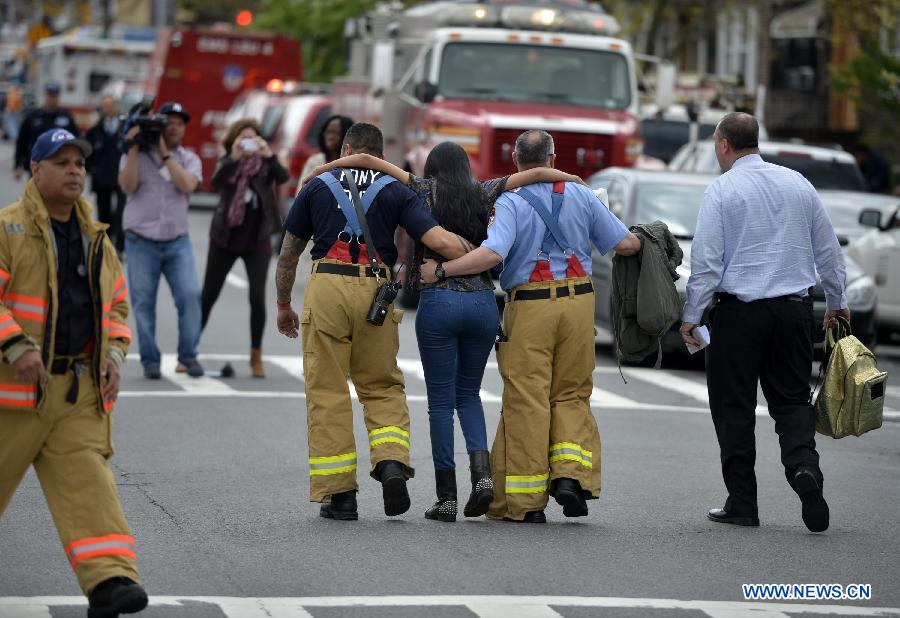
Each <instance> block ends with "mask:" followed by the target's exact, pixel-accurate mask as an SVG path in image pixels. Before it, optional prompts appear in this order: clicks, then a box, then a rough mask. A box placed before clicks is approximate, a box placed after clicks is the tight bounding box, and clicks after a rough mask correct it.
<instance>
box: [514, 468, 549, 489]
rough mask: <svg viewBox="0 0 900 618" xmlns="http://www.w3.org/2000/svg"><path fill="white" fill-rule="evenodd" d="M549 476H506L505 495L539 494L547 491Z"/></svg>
mask: <svg viewBox="0 0 900 618" xmlns="http://www.w3.org/2000/svg"><path fill="white" fill-rule="evenodd" d="M549 480H550V474H549V473H548V474H535V475H533V476H507V477H506V493H508V494H539V493H543V492H545V491H547V484H548V482H549Z"/></svg>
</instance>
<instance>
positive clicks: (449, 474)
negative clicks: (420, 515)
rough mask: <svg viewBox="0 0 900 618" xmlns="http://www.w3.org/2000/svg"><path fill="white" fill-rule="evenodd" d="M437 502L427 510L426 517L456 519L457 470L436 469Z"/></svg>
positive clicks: (442, 519) (445, 519) (443, 519)
mask: <svg viewBox="0 0 900 618" xmlns="http://www.w3.org/2000/svg"><path fill="white" fill-rule="evenodd" d="M434 480H435V485H436V486H437V502H435V503H434V506H432V507H431V508H430V509H428V510H427V511H425V518H426V519H436V520H438V521H447V522H450V521H456V509H457V507H456V470H435V471H434Z"/></svg>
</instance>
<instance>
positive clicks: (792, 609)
mask: <svg viewBox="0 0 900 618" xmlns="http://www.w3.org/2000/svg"><path fill="white" fill-rule="evenodd" d="M198 603H201V604H207V605H214V606H217V607H218V608H219V609H220V610H221V612H222V613H223V614H224V615H225V616H227V617H228V618H257V617H259V618H263V617H268V618H273V617H274V618H313V617H314V616H315V613H316V612H315V610H316V609H317V608H354V610H355V612H356V614H357V615H364V612H361V611H360V610H361V609H362V608H385V607H409V608H419V609H420V610H421V613H420V615H428V614H429V611H428V609H427V608H435V607H465V608H467V609H468V610H469V611H471V612H472V613H474V614H475V615H476V616H479V617H481V618H559V617H560V616H561V615H562V614H560V613H559V611H557V610H560V611H565V609H566V608H594V609H595V610H596V611H597V612H598V613H599V612H600V611H601V608H605V609H607V610H609V609H625V608H632V609H634V608H637V609H641V610H643V611H646V612H647V615H648V616H651V617H652V616H654V615H657V614H654V613H653V612H652V611H649V610H663V611H664V610H668V612H672V611H692V610H693V611H695V612H702V613H703V614H705V615H706V616H709V617H710V618H737V617H738V616H762V617H763V618H786V617H787V616H797V617H802V616H804V615H806V614H814V615H816V616H823V615H828V616H894V617H896V616H900V608H887V607H871V606H868V605H866V606H861V605H856V606H854V605H829V604H827V603H821V604H818V603H816V604H812V603H810V604H804V603H793V602H792V603H767V602H755V601H754V602H739V601H701V600H692V601H682V600H678V599H642V598H630V597H547V596H535V597H526V596H382V597H349V596H348V597H294V598H291V597H278V598H252V597H251V598H241V597H200V596H152V597H151V598H150V606H151V607H152V608H154V609H157V610H159V609H162V608H166V611H165V614H166V615H172V616H178V615H179V614H178V608H179V607H186V606H188V605H190V604H198ZM85 604H86V603H85V600H84V598H83V597H0V618H22V617H26V618H31V617H38V616H39V617H41V618H44V617H45V616H51V615H52V614H51V608H54V607H83V606H84V605H85ZM157 615H159V614H157ZM379 615H384V612H383V611H382V612H379ZM658 615H662V614H661V613H660V614H658Z"/></svg>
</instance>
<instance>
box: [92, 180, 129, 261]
mask: <svg viewBox="0 0 900 618" xmlns="http://www.w3.org/2000/svg"><path fill="white" fill-rule="evenodd" d="M94 193H96V194H97V218H98V219H99V220H100V221H101V222H102V223H107V224H109V230H108V234H109V238H110V240H112V241H113V244H114V245H115V247H116V249H118V250H119V252H120V253H121V252H122V251H124V250H125V235H124V234H123V233H122V213H123V212H124V211H125V194H124V193H122V190H121V189H119V187H94ZM114 195H115V196H116V209H115V210H113V208H112V198H113V196H114Z"/></svg>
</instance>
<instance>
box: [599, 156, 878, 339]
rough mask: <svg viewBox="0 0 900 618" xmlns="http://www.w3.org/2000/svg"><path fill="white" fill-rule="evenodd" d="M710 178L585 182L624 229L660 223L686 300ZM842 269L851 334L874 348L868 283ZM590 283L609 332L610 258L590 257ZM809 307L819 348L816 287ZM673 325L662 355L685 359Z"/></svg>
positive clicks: (611, 177) (635, 174) (621, 175)
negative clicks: (676, 256)
mask: <svg viewBox="0 0 900 618" xmlns="http://www.w3.org/2000/svg"><path fill="white" fill-rule="evenodd" d="M716 177H717V176H716V175H712V174H685V173H681V172H660V171H649V170H635V169H626V168H616V167H611V168H607V169H605V170H602V171H600V172H598V173H597V174H595V175H593V176H591V177H590V178H589V179H588V181H587V182H588V184H589V185H590V186H591V187H592V188H595V189H596V188H604V189H605V190H606V192H607V195H608V197H609V204H608V206H609V209H610V211H612V212H613V213H614V214H615V215H616V216H618V217H619V218H620V219H621V220H622V222H623V223H624V224H625V225H626V226H629V227H630V226H632V225H635V224H638V223H650V222H652V221H655V220H657V219H659V220H660V221H663V222H665V223H666V225H668V226H669V230H670V231H671V232H672V234H673V235H674V236H675V237H676V238H677V239H678V240H679V243H680V244H681V248H682V250H683V251H684V262H683V263H682V265H681V266H680V267H679V269H678V273H679V274H680V275H681V277H680V278H679V279H678V280H677V281H676V282H675V287H676V289H677V290H678V293H679V294H680V295H681V298H682V300H684V298H685V287H686V285H687V280H688V278H689V277H690V274H691V263H690V255H691V241H692V240H693V237H694V230H695V228H696V225H697V214H698V212H699V211H700V206H701V204H702V203H703V192H704V191H705V190H706V187H707V186H709V184H710V183H711V182H712V181H713V180H715V179H716ZM846 263H847V299H848V304H849V305H850V311H851V313H852V315H853V327H854V334H855V335H857V336H858V337H859V338H860V339H861V340H862V341H863V343H865V344H866V345H868V346H869V347H870V348H871V347H872V345H873V344H874V339H875V329H876V298H875V284H874V281H873V280H872V278H871V277H869V276H867V275H866V274H865V273H864V272H863V270H862V269H861V268H860V267H859V266H858V265H856V263H855V262H853V261H852V260H850V259H846ZM592 276H593V279H594V288H595V290H596V294H595V299H596V300H595V302H596V307H595V321H596V323H597V325H598V326H600V327H601V328H603V329H606V330H608V331H611V330H612V309H611V302H610V301H611V289H612V285H611V284H612V256H611V254H610V255H609V256H603V255H600V254H598V253H596V252H595V253H594V256H593V275H592ZM812 296H813V307H814V311H815V315H816V322H815V323H814V333H813V338H814V341H816V342H817V344H819V345H821V342H822V340H823V333H822V329H821V326H820V325H821V322H822V318H823V316H824V315H825V295H824V293H823V292H822V289H821V286H820V285H817V286H816V287H815V288H813V291H812ZM678 326H679V324H675V325H674V326H673V327H672V329H671V330H670V332H669V334H668V335H667V336H666V337H665V338H664V339H663V353H673V352H674V353H678V354H686V353H687V351H686V349H685V347H684V343H683V342H682V340H681V337H680V336H679V334H678Z"/></svg>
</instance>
